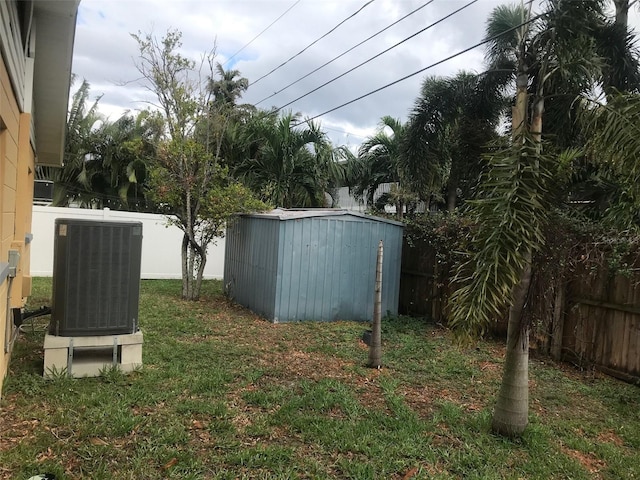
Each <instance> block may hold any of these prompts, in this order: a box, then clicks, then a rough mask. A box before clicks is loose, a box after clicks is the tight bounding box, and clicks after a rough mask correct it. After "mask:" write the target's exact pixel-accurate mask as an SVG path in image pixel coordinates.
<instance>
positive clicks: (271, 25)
mask: <svg viewBox="0 0 640 480" xmlns="http://www.w3.org/2000/svg"><path fill="white" fill-rule="evenodd" d="M300 1H301V0H297V1H296V2H295V3H294V4H293V5H291V6H290V7H289V8H287V9H286V10H285V11H284V13H282V15H280V16H279V17H278V18H276V19H275V20H274V21H273V22H271V23H270V24H269V26H268V27H267V28H265V29H264V30H262V31H261V32H260V33H259V34H258V35H256V36H255V37H253V38H252V39H251V40H250V41H249V43H247V44H246V45H245V46H244V47H242V48H241V49H240V50H238V51H237V52H236V53H234V54H233V55H231V56H230V57H229V58H227V61H226V62H224V63H223V64H222V66H223V67H224V66H225V65H226V64H227V63H229V62H230V61H231V59H232V58H234V57H235V56H236V55H238V54H239V53H240V52H241V51H243V50H244V49H245V48H247V47H248V46H249V45H251V44H252V43H253V42H254V41H255V40H257V39H258V37H259V36H260V35H262V34H263V33H264V32H266V31H267V30H269V29H270V28H271V27H273V26H274V25H275V24H276V22H278V21H279V20H280V19H281V18H282V17H284V16H285V15H286V14H287V13H289V10H291V9H292V8H293V7H295V6H296V5H297V4H299V3H300Z"/></svg>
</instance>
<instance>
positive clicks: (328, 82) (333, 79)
mask: <svg viewBox="0 0 640 480" xmlns="http://www.w3.org/2000/svg"><path fill="white" fill-rule="evenodd" d="M477 1H478V0H471V1H470V2H469V3H467V4H466V5H463V6H462V7H460V8H458V9H457V10H454V11H453V12H451V13H449V14H448V15H446V16H444V17H442V18H440V19H439V20H436V21H435V22H433V23H432V24H431V25H427V26H426V27H424V28H423V29H422V30H419V31H417V32H416V33H414V34H413V35H410V36H408V37H407V38H405V39H404V40H401V41H399V42H398V43H396V44H395V45H392V46H390V47H389V48H387V49H386V50H383V51H382V52H380V53H378V54H376V55H374V56H373V57H370V58H369V59H367V60H365V61H364V62H362V63H360V64H358V65H356V66H355V67H352V68H350V69H349V70H347V71H346V72H344V73H341V74H340V75H338V76H337V77H334V78H332V79H331V80H329V81H327V82H325V83H323V84H322V85H320V86H319V87H316V88H314V89H313V90H311V91H309V92H307V93H305V94H304V95H300V96H299V97H298V98H295V99H293V100H291V101H290V102H289V103H285V104H284V105H282V106H281V107H278V108H277V109H276V111H280V110H282V109H283V108H285V107H288V106H289V105H291V104H292V103H295V102H297V101H298V100H301V99H303V98H304V97H306V96H308V95H311V94H312V93H314V92H317V91H318V90H320V89H321V88H324V87H326V86H327V85H329V84H330V83H333V82H335V81H336V80H338V79H340V78H342V77H344V76H345V75H347V74H349V73H351V72H353V71H354V70H357V69H358V68H360V67H362V66H363V65H365V64H367V63H369V62H371V61H372V60H375V59H376V58H378V57H380V56H382V55H384V54H385V53H387V52H389V51H390V50H393V49H394V48H396V47H398V46H399V45H401V44H403V43H404V42H406V41H408V40H411V39H412V38H414V37H415V36H417V35H420V34H421V33H423V32H425V31H426V30H429V29H430V28H432V27H434V26H436V25H438V24H439V23H441V22H444V21H445V20H447V19H448V18H450V17H452V16H453V15H455V14H456V13H458V12H461V11H462V10H464V9H465V8H468V7H470V6H471V5H473V4H474V3H476V2H477Z"/></svg>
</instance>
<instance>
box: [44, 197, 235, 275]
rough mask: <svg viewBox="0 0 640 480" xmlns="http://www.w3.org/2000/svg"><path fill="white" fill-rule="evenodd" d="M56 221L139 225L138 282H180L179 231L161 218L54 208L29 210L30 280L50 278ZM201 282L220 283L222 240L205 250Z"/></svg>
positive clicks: (222, 271) (222, 262)
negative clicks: (162, 279) (67, 220)
mask: <svg viewBox="0 0 640 480" xmlns="http://www.w3.org/2000/svg"><path fill="white" fill-rule="evenodd" d="M56 218H77V219H83V220H113V221H118V222H127V221H128V222H142V269H141V276H142V278H182V266H181V260H180V248H181V245H182V231H181V230H180V229H179V228H178V227H175V226H167V219H166V217H165V216H163V215H155V214H151V213H136V212H119V211H115V210H109V209H108V208H105V209H104V210H89V209H84V208H58V207H45V206H38V205H34V206H33V223H32V227H31V228H32V230H33V231H32V232H31V233H33V240H32V244H31V276H33V277H50V276H52V275H53V236H54V225H55V220H56ZM207 252H208V255H207V265H206V267H205V270H204V277H205V278H219V279H222V276H223V273H224V239H223V238H222V239H218V240H217V242H216V244H215V245H213V244H212V245H209V248H208V250H207Z"/></svg>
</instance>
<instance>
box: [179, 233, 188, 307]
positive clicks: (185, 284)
mask: <svg viewBox="0 0 640 480" xmlns="http://www.w3.org/2000/svg"><path fill="white" fill-rule="evenodd" d="M180 252H181V256H182V298H185V299H186V298H188V294H189V273H188V271H189V269H188V264H189V237H188V236H187V234H186V233H185V234H183V235H182V249H181V251H180Z"/></svg>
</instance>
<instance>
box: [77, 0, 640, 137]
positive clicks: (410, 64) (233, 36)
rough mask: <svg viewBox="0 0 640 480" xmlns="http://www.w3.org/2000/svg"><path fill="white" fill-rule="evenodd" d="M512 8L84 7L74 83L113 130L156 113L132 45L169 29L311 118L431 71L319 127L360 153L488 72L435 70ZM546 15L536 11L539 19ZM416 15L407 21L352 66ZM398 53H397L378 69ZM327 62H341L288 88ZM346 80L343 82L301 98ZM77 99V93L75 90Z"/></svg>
mask: <svg viewBox="0 0 640 480" xmlns="http://www.w3.org/2000/svg"><path fill="white" fill-rule="evenodd" d="M502 3H513V1H512V2H504V1H500V0H475V1H473V0H432V1H429V0H373V1H370V0H82V1H81V3H80V7H79V10H78V23H77V29H76V39H75V47H74V58H73V72H74V73H75V74H76V75H77V76H78V78H80V79H83V78H84V79H86V80H87V81H88V82H89V83H90V85H91V94H92V97H93V98H95V97H97V96H101V99H100V102H99V106H100V108H99V109H100V111H101V112H102V113H104V114H105V115H107V116H108V117H109V118H110V119H111V120H115V119H117V118H118V117H119V116H120V115H122V114H123V113H124V112H125V111H127V110H129V111H132V112H135V111H136V110H141V109H144V108H147V107H148V106H149V102H152V101H153V96H151V94H150V92H149V91H148V89H146V88H145V84H144V82H143V81H142V80H141V79H140V74H139V72H138V70H137V69H136V62H137V58H138V46H137V43H136V41H135V40H134V38H132V36H131V34H132V33H135V34H137V33H142V34H152V35H154V36H155V37H157V38H162V37H163V36H164V35H165V34H166V32H167V31H168V30H178V31H180V32H182V49H181V51H180V52H181V53H182V54H183V55H185V56H186V57H188V58H191V59H193V60H194V61H196V62H199V61H200V59H201V58H202V56H203V54H205V53H207V52H210V51H215V53H216V61H217V62H219V63H220V64H222V65H223V67H224V68H225V70H228V69H237V70H239V71H240V73H241V75H242V76H243V77H246V78H247V79H248V80H249V82H250V86H249V89H248V90H247V92H246V93H245V94H244V95H243V98H242V102H244V103H251V104H258V106H259V107H264V108H269V107H283V106H285V105H286V104H288V103H290V102H292V103H291V104H290V105H288V106H286V107H285V108H284V109H283V110H284V111H288V110H291V111H293V112H294V113H300V114H301V115H302V117H303V118H304V117H314V116H316V115H320V114H323V113H324V112H326V111H328V110H330V109H333V108H335V107H337V106H339V105H341V104H343V103H346V102H349V101H352V100H354V99H356V98H357V97H360V96H361V95H364V94H367V93H369V92H372V91H374V90H376V89H378V88H381V87H383V86H385V85H387V84H389V83H392V82H395V81H396V80H399V79H401V78H402V77H405V76H407V75H410V74H413V73H414V72H417V71H418V70H421V69H425V68H426V70H425V71H424V72H422V73H419V74H417V75H414V76H412V77H411V78H408V79H407V80H404V81H401V82H399V83H397V84H395V85H393V86H391V87H388V88H385V89H383V90H381V91H379V92H377V93H373V94H372V95H369V96H367V97H366V98H364V99H362V100H359V101H356V102H354V103H352V104H350V105H348V106H345V107H343V108H340V109H337V110H335V111H333V112H331V113H327V114H325V115H322V116H320V117H318V119H317V121H319V122H320V123H321V125H322V128H323V129H324V130H325V131H326V132H327V133H328V135H329V136H330V138H331V140H332V141H333V143H334V144H335V145H347V146H350V147H354V146H357V145H359V144H360V143H361V142H362V141H363V140H364V139H365V137H366V136H367V135H371V134H372V133H373V132H375V130H376V128H377V125H379V122H380V118H381V117H383V116H385V115H390V116H392V117H395V118H398V119H400V120H401V121H406V119H407V116H408V114H409V113H410V111H411V108H412V107H413V104H414V102H415V100H416V98H417V96H418V95H419V91H420V85H421V83H422V82H423V81H424V79H425V78H426V77H427V76H431V75H438V76H449V75H455V74H456V73H457V72H459V71H460V70H466V71H471V72H480V71H482V70H483V56H484V48H483V47H482V46H481V47H478V48H475V49H472V50H470V51H468V52H467V53H464V54H462V55H460V56H457V57H455V58H453V59H451V60H448V61H444V62H442V63H441V64H439V65H436V66H433V67H430V66H431V65H433V64H435V63H437V62H441V61H443V60H444V59H446V58H447V57H449V56H452V55H454V54H456V53H458V52H461V51H462V50H465V49H468V48H469V47H471V46H473V45H475V44H477V43H479V42H480V41H481V40H482V37H483V35H484V27H485V22H486V19H487V17H488V15H489V13H490V12H491V10H492V9H493V8H495V7H496V6H497V5H499V4H502ZM537 4H538V0H535V2H534V11H535V9H536V8H535V6H537ZM425 5H426V6H425ZM421 6H424V8H419V7H421ZM414 10H417V11H415V12H414V13H411V12H413V11H414ZM456 10H459V11H458V12H456ZM410 13H411V14H410ZM407 14H410V15H409V16H408V17H407V18H406V19H404V20H402V21H399V22H398V23H397V24H395V25H393V26H391V27H390V28H388V29H386V30H385V31H384V32H382V33H380V34H378V35H376V36H375V37H374V38H372V39H370V40H368V41H366V42H365V43H363V44H362V45H360V46H358V47H357V48H353V50H351V51H349V52H348V53H345V54H344V55H342V54H343V53H344V52H346V51H347V50H349V49H351V48H352V47H354V46H356V45H357V44H359V43H360V42H363V41H364V40H366V39H367V38H368V37H370V36H373V35H374V34H376V33H378V32H379V31H381V30H383V29H385V28H386V27H389V26H390V25H391V24H393V23H394V22H396V21H398V20H400V19H401V18H402V17H404V16H405V15H407ZM447 15H450V16H449V17H448V18H446V19H444V20H442V19H443V17H445V16H447ZM349 17H350V18H349ZM638 17H639V15H638V12H637V11H635V10H634V11H633V12H632V13H631V16H630V23H631V25H640V21H639V20H638ZM439 20H441V21H440V22H439V23H437V24H435V25H433V26H431V25H432V24H433V23H435V22H438V21H439ZM343 21H344V23H342V24H340V23H341V22H343ZM339 24H340V25H339ZM332 29H333V31H331V30H332ZM423 29H426V30H425V31H423V32H422V33H418V32H420V31H421V30H423ZM330 31H331V33H328V32H330ZM416 33H417V34H416ZM325 34H327V35H326V36H324V38H322V39H320V37H323V35H325ZM414 34H416V35H415V36H414V37H413V38H411V39H409V40H407V41H405V42H404V43H402V44H400V45H399V46H396V47H394V45H395V44H397V43H398V42H401V41H403V40H405V39H406V38H407V37H410V36H412V35H414ZM318 39H320V40H318ZM316 40H318V41H317V42H316V43H315V44H313V45H311V46H309V45H310V44H312V43H313V42H314V41H316ZM306 47H308V48H306ZM303 49H304V52H303V53H301V54H299V55H296V54H298V53H299V52H300V51H302V50H303ZM386 49H390V50H389V51H388V52H387V53H383V54H381V55H379V56H378V57H377V58H375V59H373V60H371V61H368V62H367V60H369V59H370V58H371V57H374V56H376V55H378V54H380V53H381V52H383V51H384V50H386ZM340 55H342V56H340ZM338 56H340V58H338V59H336V60H334V59H335V58H336V57H338ZM332 60H333V61H332ZM285 62H286V64H285V65H284V66H281V65H282V64H283V63H285ZM327 62H331V63H330V64H328V65H327V66H325V67H323V68H321V69H320V70H318V71H317V72H315V73H312V74H311V75H309V76H308V77H306V78H304V79H302V80H300V81H298V82H297V83H295V84H294V85H292V86H290V87H288V88H285V87H287V85H289V84H291V83H292V82H295V81H297V80H298V79H300V78H301V77H303V76H305V75H307V74H308V73H310V72H312V71H313V70H315V69H317V68H318V67H321V66H322V65H323V64H325V63H327ZM363 62H366V63H365V64H364V65H362V66H361V67H358V68H356V69H355V70H353V71H351V72H350V73H346V72H347V71H348V70H350V69H352V68H354V67H356V66H357V65H359V64H361V63H363ZM278 67H279V68H278ZM274 69H275V71H273V72H272V70H274ZM345 73H346V74H345ZM339 75H343V76H342V77H341V78H338V79H337V80H335V81H333V82H332V83H330V84H328V85H327V86H325V87H323V88H320V89H319V90H317V91H315V92H313V93H311V94H309V95H307V96H305V97H304V98H301V99H298V97H301V96H303V95H305V94H307V93H309V92H310V91H311V90H313V89H315V88H317V87H319V86H320V85H322V84H323V83H325V82H328V81H329V80H332V79H333V78H335V77H338V76H339ZM261 77H263V78H261ZM75 88H77V85H76V86H75V87H72V91H75ZM276 92H279V93H277V94H276V95H272V94H274V93H276ZM267 97H270V98H267ZM258 102H260V103H258Z"/></svg>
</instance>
